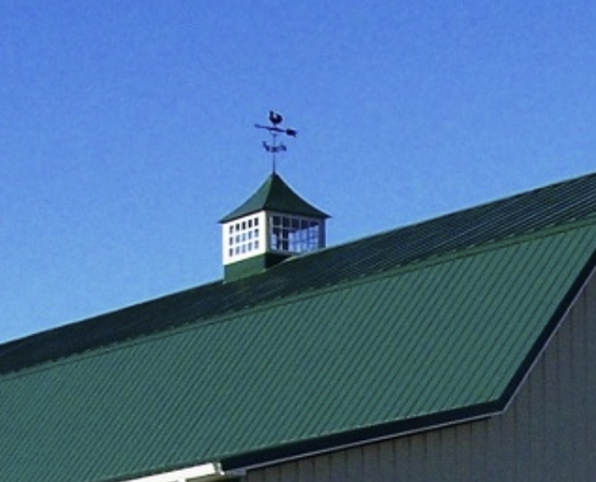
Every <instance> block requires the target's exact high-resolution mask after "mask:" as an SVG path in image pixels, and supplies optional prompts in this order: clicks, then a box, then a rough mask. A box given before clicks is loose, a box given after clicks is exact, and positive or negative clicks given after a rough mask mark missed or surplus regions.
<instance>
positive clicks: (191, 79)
mask: <svg viewBox="0 0 596 482" xmlns="http://www.w3.org/2000/svg"><path fill="white" fill-rule="evenodd" d="M595 26H596V2H594V1H593V0H573V1H570V0H523V1H520V0H491V1H478V0H459V1H453V2H439V1H436V0H432V1H431V0H419V1H416V2H412V1H409V2H406V1H402V0H394V1H388V0H387V1H383V2H381V1H371V0H367V1H354V0H345V1H335V0H334V1H329V0H326V1H325V0H316V1H314V0H307V1H295V2H281V1H273V0H251V1H244V2H240V1H237V0H236V1H232V0H229V1H223V0H201V1H198V0H188V1H179V0H168V1H164V0H160V1H157V0H127V1H116V0H111V1H103V0H102V1H100V0H96V1H89V0H56V1H54V0H52V1H48V0H0V179H1V181H2V187H1V189H0V341H6V340H10V339H13V338H16V337H20V336H24V335H27V334H30V333H33V332H36V331H40V330H44V329H49V328H51V327H53V326H57V325H61V324H64V323H67V322H71V321H76V320H79V319H82V318H87V317H89V316H92V315H95V314H99V313H103V312H107V311H111V310H115V309H118V308H120V307H123V306H126V305H130V304H134V303H137V302H141V301H143V300H147V299H150V298H154V297H156V296H160V295H163V294H167V293H171V292H175V291H178V290H181V289H185V288H189V287H192V286H197V285H200V284H203V283H205V282H208V281H212V280H215V279H218V278H220V277H221V274H222V268H221V261H220V259H221V247H220V232H219V225H218V224H217V220H218V219H219V218H220V217H222V216H223V215H224V214H226V213H227V212H228V211H230V210H231V209H233V208H234V207H236V206H237V205H239V204H240V203H241V202H242V201H244V200H245V199H246V197H247V196H248V195H250V194H251V193H252V192H253V191H254V190H255V189H256V188H257V187H258V186H259V185H260V184H261V182H262V181H263V180H264V179H265V177H266V176H267V175H268V174H269V171H270V160H269V158H268V157H267V156H266V154H265V153H264V152H263V150H262V148H261V141H262V140H265V137H264V136H263V133H262V132H260V131H258V130H256V129H254V128H253V124H254V123H255V122H266V115H267V112H268V110H269V109H276V110H278V111H280V112H282V113H283V114H284V116H285V118H286V121H287V125H288V126H291V127H295V128H296V129H298V131H299V134H298V137H297V138H296V139H290V140H289V141H288V142H287V145H288V148H289V150H288V152H287V153H286V154H285V155H284V156H283V158H282V159H281V161H280V165H279V172H280V173H281V174H282V176H283V177H284V178H285V180H286V181H287V182H288V183H289V184H290V185H291V186H293V187H294V188H295V189H296V190H297V191H298V192H299V193H300V194H302V195H303V196H304V197H305V198H307V199H308V200H309V201H311V202H313V203H314V204H316V205H317V206H318V207H320V208H322V209H324V210H325V211H327V212H329V213H331V214H332V215H333V218H332V220H331V221H330V224H329V229H328V231H329V235H328V242H329V244H331V245H333V244H338V243H342V242H346V241H349V240H352V239H355V238H361V237H363V236H367V235H370V234H374V233H377V232H379V231H384V230H387V229H392V228H395V227H399V226H402V225H405V224H410V223H413V222H417V221H421V220H424V219H428V218H431V217H434V216H437V215H440V214H443V213H446V212H450V211H453V210H457V209H461V208H463V207H468V206H471V205H474V204H478V203H481V202H486V201H490V200H494V199H496V198H500V197H503V196H506V195H510V194H513V193H516V192H519V191H524V190H527V189H531V188H534V187H538V186H541V185H544V184H549V183H552V182H555V181H559V180H564V179H568V178H571V177H575V176H578V175H581V174H585V173H588V172H591V171H594V170H596V27H595Z"/></svg>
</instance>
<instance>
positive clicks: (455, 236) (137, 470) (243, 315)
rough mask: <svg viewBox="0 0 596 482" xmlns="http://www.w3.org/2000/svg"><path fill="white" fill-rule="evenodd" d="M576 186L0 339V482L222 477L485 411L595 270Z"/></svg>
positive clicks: (580, 182) (590, 179)
mask: <svg viewBox="0 0 596 482" xmlns="http://www.w3.org/2000/svg"><path fill="white" fill-rule="evenodd" d="M595 179H596V177H595V176H586V177H584V178H580V179H577V180H573V181H569V182H567V183H562V184H558V185H555V186H551V187H548V188H544V189H541V190H537V191H533V192H531V193H527V194H524V195H521V196H515V197H513V198H508V199H506V200H503V201H498V202H496V203H491V204H487V205H484V206H480V207H478V208H474V209H471V210H467V211H462V212H460V213H456V214H453V215H450V216H445V217H442V218H438V219H437V220H433V221H428V222H426V223H422V224H419V225H415V226H410V227H407V228H402V229H400V230H397V231H394V232H390V233H384V234H381V235H378V236H374V237H371V238H367V239H365V240H360V241H357V242H355V243H350V244H347V245H343V246H340V247H337V248H330V249H327V250H323V251H321V252H319V253H315V254H312V255H308V256H304V257H299V258H296V259H295V260H292V261H289V262H286V263H283V264H282V265H280V266H278V267H276V268H274V269H273V270H271V273H277V274H270V273H265V275H259V276H255V277H253V278H251V279H248V280H241V281H239V282H237V283H236V282H235V283H230V284H217V283H215V284H212V285H207V286H206V287H202V288H198V289H196V290H191V291H189V292H184V293H181V294H178V295H173V296H171V297H166V298H163V299H160V300H156V301H154V302H151V303H148V304H143V305H139V306H137V307H132V308H129V309H127V310H122V311H120V312H116V313H112V314H109V315H105V316H104V317H99V318H97V319H93V320H90V321H88V322H82V323H79V324H75V325H71V326H70V327H64V328H62V329H61V330H58V331H56V332H51V333H50V334H46V335H45V336H44V335H43V334H41V335H39V336H38V337H30V338H28V339H25V340H24V341H23V343H24V344H21V345H19V344H18V343H16V344H15V343H9V344H6V345H4V346H3V347H0V354H3V357H0V360H2V366H4V361H5V360H8V362H9V364H10V363H12V366H11V368H10V369H5V373H4V375H2V376H0V426H1V427H2V431H0V454H1V455H2V457H0V480H4V479H6V480H10V479H11V478H12V477H13V476H14V474H19V480H23V481H37V480H43V481H44V482H75V481H76V482H104V481H112V480H119V479H123V478H125V477H132V476H135V475H142V474H145V473H152V472H159V471H162V470H168V469H174V468H178V467H184V466H188V465H192V464H198V463H202V462H208V461H221V462H222V463H223V464H224V468H233V467H239V466H243V465H244V464H251V463H252V464H254V463H258V462H263V461H268V460H272V459H275V458H277V457H283V456H291V455H297V454H300V453H303V452H309V451H313V450H318V449H327V448H330V447H334V446H338V445H341V444H346V443H355V442H359V441H363V440H367V439H371V438H375V437H383V436H387V435H391V434H395V433H400V432H404V431H408V430H415V429H420V428H424V427H428V426H431V425H433V424H438V423H443V422H449V421H456V420H460V419H462V418H465V417H471V416H477V415H483V414H484V415H486V414H488V413H493V412H495V411H496V410H499V409H501V408H503V407H504V406H505V404H506V402H507V401H508V400H509V399H510V397H511V395H512V393H513V391H514V390H515V389H516V387H517V386H518V384H519V382H520V380H521V379H522V377H523V375H524V374H525V373H526V372H527V370H528V369H529V367H530V365H531V364H532V362H533V361H534V359H535V357H536V356H537V353H538V352H539V350H540V349H541V348H542V346H543V345H544V342H545V340H546V338H547V337H548V336H549V335H550V334H551V333H552V332H553V331H554V329H555V327H556V325H557V323H558V321H559V319H560V317H561V315H562V313H563V311H564V310H565V309H566V308H567V307H568V306H569V304H570V303H571V300H572V298H573V296H574V295H575V294H576V293H577V291H578V289H579V286H580V285H581V284H582V282H583V281H584V280H585V279H586V277H587V274H588V272H589V271H590V270H592V269H593V267H594V265H595V261H596V260H595V250H596V217H595V214H596V199H595V198H596V194H595V193H596V190H594V189H589V187H590V186H591V187H592V188H593V187H594V183H595V182H596V181H595ZM499 220H500V222H499ZM375 251H380V252H381V253H383V255H382V256H380V257H376V256H375V255H374V254H373V253H374V252H375ZM350 257H351V259H349V258H350ZM342 260H343V261H342ZM334 263H335V264H334ZM331 266H338V270H339V273H340V274H339V275H338V274H337V273H335V271H333V270H331V269H330V267H331ZM332 271H333V272H332ZM334 273H335V274H334ZM298 275H300V276H298ZM305 275H308V276H307V279H306V280H304V276H305ZM338 276H339V277H338ZM321 277H322V278H323V280H322V281H321V280H320V278H321ZM294 283H296V284H300V283H303V286H302V287H298V288H296V287H293V288H291V287H290V285H292V284H294ZM280 285H281V286H282V287H281V288H280V287H279V286H280ZM308 285H310V289H307V286H308ZM274 286H275V287H274ZM284 286H285V288H284ZM226 290H230V291H226ZM262 291H263V292H264V293H265V294H263V293H262ZM219 296H224V297H228V299H227V300H221V299H218V298H219ZM253 296H254V297H256V298H257V300H256V301H254V302H252V303H249V302H248V301H247V300H250V299H252V298H251V297H253ZM234 297H236V299H234ZM237 298H239V299H240V300H238V299H237ZM242 303H245V304H244V307H243V306H242ZM150 313H151V316H150V315H149V314H150ZM193 313H194V314H193ZM135 317H136V318H137V321H138V322H141V321H145V320H146V321H147V322H149V323H153V324H155V325H157V324H159V320H160V319H161V320H163V321H164V324H165V325H166V326H167V329H166V328H163V327H162V328H161V329H149V330H146V331H143V330H137V331H136V332H135V331H134V330H131V331H129V332H128V336H124V335H122V334H120V336H116V337H112V338H110V337H107V338H102V336H104V335H101V334H98V335H97V336H98V338H97V339H96V340H95V342H96V345H95V348H92V345H93V339H92V333H91V331H90V330H89V329H88V327H87V328H84V327H85V326H87V324H89V326H93V327H95V328H96V329H97V330H98V331H100V333H102V327H101V324H102V323H103V324H104V326H103V332H107V331H109V330H110V329H114V330H116V327H117V324H118V323H117V322H119V321H123V322H126V321H128V323H129V325H130V326H132V325H134V323H133V320H135ZM176 318H177V319H178V323H175V322H173V321H172V320H173V319H176ZM180 320H184V321H185V322H184V323H183V322H182V321H180ZM125 324H126V323H125ZM108 326H109V327H110V328H108ZM69 330H71V331H69ZM132 333H136V336H132V335H131V334H132ZM58 334H60V335H61V336H58ZM141 334H143V335H144V336H140V335H141ZM78 336H80V337H82V338H87V340H86V343H87V345H85V346H87V348H86V349H85V350H83V349H82V348H81V347H82V346H83V345H77V343H75V342H74V341H73V340H74V339H76V338H77V337H78ZM61 340H62V341H61ZM108 340H110V342H109V343H108ZM47 342H52V343H53V344H54V347H53V348H52V349H53V351H52V350H50V351H49V352H48V353H49V354H50V355H51V356H49V357H47V358H45V359H44V358H42V359H37V361H34V362H30V363H28V364H27V363H25V361H24V358H25V354H24V352H22V351H20V350H23V349H24V348H28V349H29V353H30V355H31V356H32V358H33V359H34V360H35V356H36V355H35V353H36V348H37V349H42V348H43V346H44V344H45V343H47ZM60 343H62V345H63V348H64V350H63V352H62V355H60V350H59V348H60V346H59V345H60ZM73 346H74V347H75V348H77V349H75V350H73ZM19 353H20V355H18V356H16V355H15V354H19ZM60 356H62V359H59V358H60ZM11 357H12V358H11ZM53 359H58V360H57V361H51V360H53ZM18 361H20V363H21V364H20V365H19V364H18V363H17V362H18Z"/></svg>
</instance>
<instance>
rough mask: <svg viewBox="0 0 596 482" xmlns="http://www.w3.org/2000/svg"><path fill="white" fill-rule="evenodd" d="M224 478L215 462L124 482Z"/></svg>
mask: <svg viewBox="0 0 596 482" xmlns="http://www.w3.org/2000/svg"><path fill="white" fill-rule="evenodd" d="M225 476H226V474H225V472H224V471H223V470H222V468H221V465H220V464H219V463H217V462H214V463H208V464H201V465H195V466H194V467H188V468H186V469H180V470H174V471H171V472H163V473H161V474H154V475H148V476H146V477H141V478H137V479H128V480H127V481H126V482H194V481H197V482H198V481H201V482H207V481H211V480H219V479H223V478H224V477H225Z"/></svg>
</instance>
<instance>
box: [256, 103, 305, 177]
mask: <svg viewBox="0 0 596 482" xmlns="http://www.w3.org/2000/svg"><path fill="white" fill-rule="evenodd" d="M283 120H284V118H283V117H282V116H281V114H278V113H277V112H273V111H272V110H270V111H269V122H271V125H269V126H264V125H261V124H255V127H256V128H257V129H265V130H267V131H269V134H271V144H267V143H266V142H265V141H263V147H264V148H265V150H266V151H267V152H270V153H271V156H272V170H273V173H274V174H275V155H276V154H277V153H278V152H284V151H286V150H287V148H286V146H285V144H283V143H282V142H280V143H279V144H278V143H277V136H278V135H279V134H284V135H286V136H290V137H296V135H297V134H298V131H296V130H294V129H287V128H286V129H284V128H282V127H280V126H279V125H280V124H281V123H282V122H283Z"/></svg>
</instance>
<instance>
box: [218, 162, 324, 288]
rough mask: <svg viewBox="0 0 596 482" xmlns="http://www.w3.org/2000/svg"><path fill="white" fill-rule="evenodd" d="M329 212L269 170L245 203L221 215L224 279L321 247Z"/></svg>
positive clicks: (260, 270) (263, 267) (258, 269)
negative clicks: (307, 199) (321, 208)
mask: <svg viewBox="0 0 596 482" xmlns="http://www.w3.org/2000/svg"><path fill="white" fill-rule="evenodd" d="M328 217H329V215H328V214H326V213H324V212H323V211H320V210H319V209H317V208H316V207H314V206H313V205H311V204H309V203H308V202H307V201H305V200H304V199H302V198H301V197H300V196H299V195H298V194H296V193H295V192H294V191H293V190H292V189H291V188H290V187H289V186H288V185H287V184H286V183H285V181H284V180H283V179H282V178H281V177H280V176H279V175H278V174H276V173H275V172H273V173H272V174H271V175H270V176H269V177H268V178H267V179H266V180H265V182H264V183H263V184H262V185H261V187H259V189H258V190H257V191H256V192H255V193H254V194H253V195H252V196H251V197H250V198H249V199H248V200H247V201H246V202H245V203H244V204H242V205H241V206H239V207H238V208H237V209H235V210H233V211H232V212H231V213H229V214H228V215H227V216H225V217H224V218H222V219H221V220H220V223H221V225H222V247H223V264H224V271H225V280H226V281H231V280H234V279H238V278H242V277H245V276H250V275H252V274H256V273H259V272H262V271H264V270H266V269H268V268H270V267H272V266H274V265H276V264H278V263H280V262H281V261H283V260H284V259H287V258H289V257H291V256H294V255H298V254H300V253H304V252H307V251H313V250H316V249H319V248H323V247H324V246H325V220H326V219H327V218H328Z"/></svg>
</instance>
